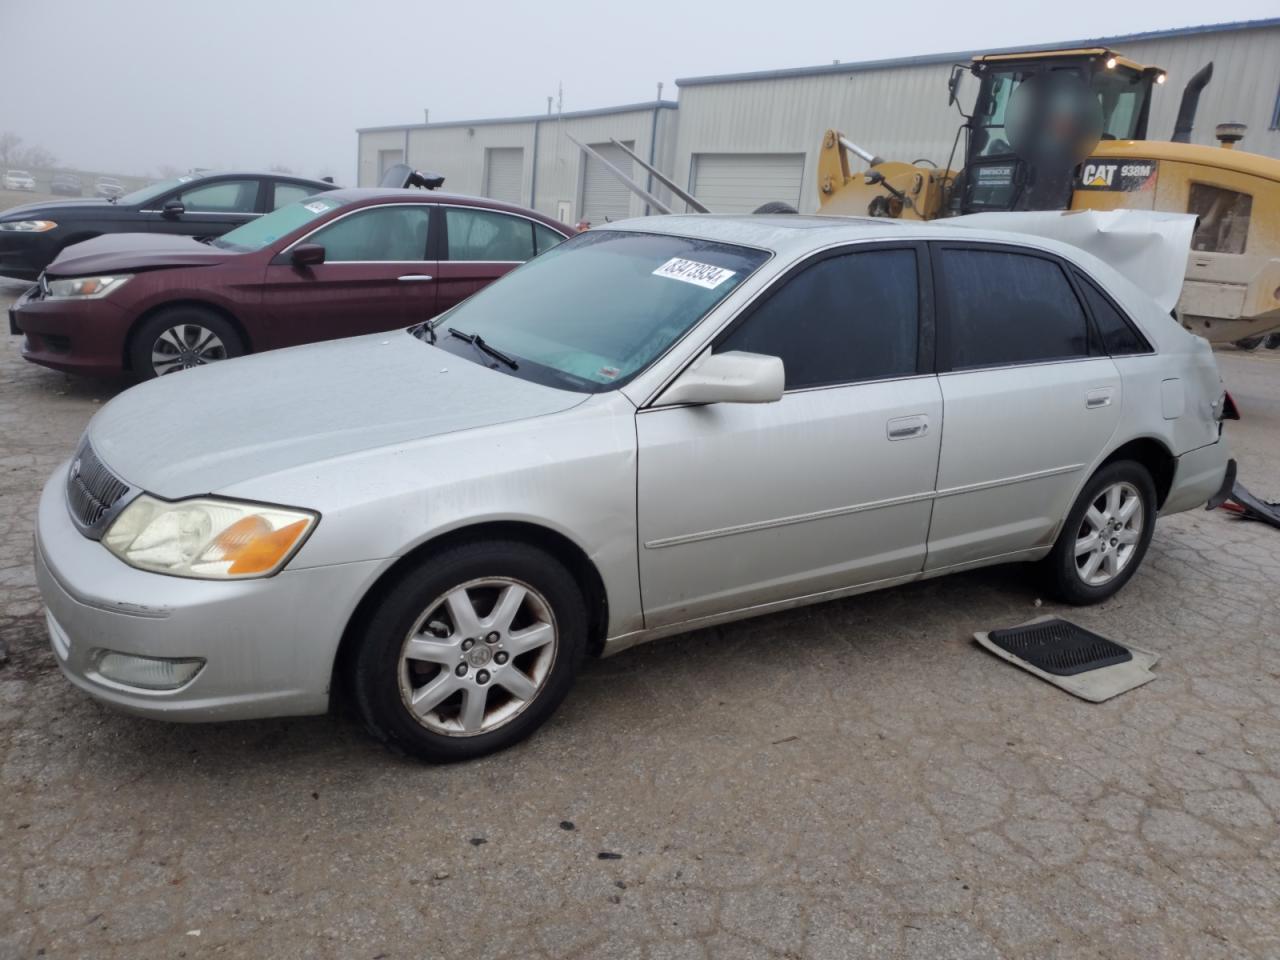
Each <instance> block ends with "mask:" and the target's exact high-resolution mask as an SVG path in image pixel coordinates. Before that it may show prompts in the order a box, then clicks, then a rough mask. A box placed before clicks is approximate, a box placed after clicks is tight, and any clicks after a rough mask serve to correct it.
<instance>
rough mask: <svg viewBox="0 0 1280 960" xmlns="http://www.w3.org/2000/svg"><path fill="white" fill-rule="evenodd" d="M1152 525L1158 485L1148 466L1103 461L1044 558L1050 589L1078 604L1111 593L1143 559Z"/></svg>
mask: <svg viewBox="0 0 1280 960" xmlns="http://www.w3.org/2000/svg"><path fill="white" fill-rule="evenodd" d="M1155 525H1156V487H1155V482H1154V481H1153V480H1152V479H1151V473H1150V472H1149V471H1148V470H1147V468H1146V467H1144V466H1143V465H1142V464H1140V463H1137V462H1136V461H1133V460H1118V461H1116V462H1115V463H1109V464H1107V465H1106V466H1104V467H1102V468H1101V469H1100V470H1099V471H1098V472H1097V473H1095V474H1094V475H1093V476H1092V477H1090V478H1089V482H1088V483H1086V484H1085V487H1084V489H1083V490H1082V491H1081V492H1080V496H1079V497H1077V498H1076V502H1075V504H1073V505H1072V507H1071V512H1070V513H1068V514H1067V519H1066V522H1065V523H1064V524H1063V525H1062V532H1061V533H1060V534H1058V540H1057V542H1056V543H1055V544H1054V546H1053V550H1052V552H1051V553H1050V554H1049V556H1048V557H1046V558H1045V560H1044V570H1045V574H1046V579H1047V586H1048V588H1049V590H1050V592H1052V593H1053V595H1054V596H1056V597H1057V598H1058V599H1059V600H1062V601H1064V602H1066V603H1071V604H1076V605H1078V606H1080V605H1085V604H1091V603H1101V602H1102V601H1103V600H1106V599H1107V598H1109V597H1111V596H1113V595H1114V594H1115V593H1116V592H1118V591H1119V590H1120V588H1121V587H1123V586H1124V585H1125V584H1126V583H1128V582H1129V578H1130V577H1132V576H1133V574H1134V572H1135V571H1136V570H1137V569H1138V566H1139V564H1141V563H1142V558H1143V557H1144V556H1146V553H1147V547H1148V546H1149V545H1150V543H1151V535H1152V533H1153V532H1154V530H1155Z"/></svg>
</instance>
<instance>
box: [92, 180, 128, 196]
mask: <svg viewBox="0 0 1280 960" xmlns="http://www.w3.org/2000/svg"><path fill="white" fill-rule="evenodd" d="M93 192H94V193H96V194H97V195H98V196H100V197H106V198H107V199H108V200H110V199H111V198H112V197H118V196H120V195H121V194H122V193H124V184H122V183H121V182H120V181H119V180H117V179H116V178H115V177H99V178H98V179H97V180H95V181H94V184H93Z"/></svg>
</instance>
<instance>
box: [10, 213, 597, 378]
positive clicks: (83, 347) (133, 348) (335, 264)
mask: <svg viewBox="0 0 1280 960" xmlns="http://www.w3.org/2000/svg"><path fill="white" fill-rule="evenodd" d="M572 233H573V230H572V229H571V228H569V227H566V226H565V225H564V224H561V223H557V222H556V221H555V220H552V219H549V218H548V217H544V216H542V215H541V214H538V213H535V212H534V211H532V210H526V209H524V208H522V207H516V206H512V205H510V204H505V203H499V202H497V201H492V200H484V199H480V198H477V197H458V196H448V195H441V194H437V193H432V194H429V195H428V194H425V193H423V192H422V191H418V190H404V189H350V190H332V191H329V192H327V193H323V194H317V195H316V196H313V197H308V198H306V199H303V200H299V201H298V202H296V203H292V204H290V205H288V206H285V207H281V208H280V209H279V210H276V211H274V212H273V213H268V214H265V215H263V216H261V217H259V218H257V219H255V220H253V221H251V222H249V223H246V224H244V225H243V226H240V227H237V228H236V229H235V230H232V231H231V232H229V233H226V234H223V235H222V236H221V237H219V238H217V239H215V240H212V241H210V242H208V243H202V242H200V241H198V240H194V239H191V238H189V237H178V236H158V235H156V234H113V235H107V236H102V237H96V238H95V239H93V240H88V241H86V242H84V243H78V244H75V245H73V246H70V247H68V248H67V249H65V250H64V251H63V252H62V254H61V255H60V256H59V257H58V258H57V259H56V260H55V261H54V262H53V263H51V264H50V265H49V266H48V268H47V269H46V270H45V272H44V274H43V275H42V276H41V277H40V282H39V283H38V284H37V285H36V286H35V287H33V288H31V290H29V291H27V293H26V294H24V295H23V296H22V297H21V298H20V299H19V300H18V301H17V303H15V304H14V306H13V309H12V310H11V311H10V326H11V328H12V330H13V332H15V333H20V334H25V336H26V341H25V343H24V344H23V356H24V357H26V358H27V359H28V360H30V361H32V362H33V363H39V364H43V365H45V366H47V367H53V368H55V369H57V370H66V371H71V372H75V373H85V374H111V373H119V372H120V371H121V370H126V371H129V372H131V373H132V374H134V375H135V376H138V377H142V378H147V377H153V376H158V375H162V374H166V373H172V372H174V371H177V370H182V369H185V368H188V367H194V366H199V365H201V364H205V363H210V362H213V361H215V360H223V359H226V358H227V357H235V356H239V355H240V354H243V353H250V352H256V351H260V350H270V349H273V348H275V347H284V346H291V345H293V344H299V343H308V342H311V341H314V340H330V339H334V338H336V337H349V336H355V335H357V334H362V333H372V332H376V331H378V330H390V329H393V328H396V327H406V326H409V325H411V324H413V323H416V322H418V321H422V320H426V319H429V318H430V317H433V316H435V315H436V314H438V313H441V312H443V311H444V310H447V309H449V308H450V307H452V306H453V305H454V304H456V303H459V302H461V301H462V300H464V299H466V298H467V297H469V296H470V295H471V294H473V293H475V292H476V291H477V290H479V289H480V288H481V287H483V286H485V285H486V284H488V283H490V282H491V281H493V280H495V279H497V278H498V277H500V276H502V275H503V274H504V273H506V272H507V271H508V270H511V269H513V268H514V267H516V266H518V265H519V264H521V263H523V262H524V261H526V260H528V259H530V258H531V257H533V256H536V255H537V254H538V253H540V252H542V251H543V250H547V249H549V248H550V247H553V246H555V245H556V244H558V243H560V242H561V241H562V240H564V239H565V238H566V237H568V236H570V235H571V234H572Z"/></svg>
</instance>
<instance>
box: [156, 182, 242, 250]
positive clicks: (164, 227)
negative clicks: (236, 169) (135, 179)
mask: <svg viewBox="0 0 1280 960" xmlns="http://www.w3.org/2000/svg"><path fill="white" fill-rule="evenodd" d="M265 190H266V184H264V182H263V181H262V180H261V179H260V178H258V177H235V178H230V179H225V180H215V181H213V182H209V181H208V180H205V179H203V178H202V179H198V180H193V181H191V182H190V183H188V184H183V186H182V187H181V188H179V189H178V190H175V191H174V192H172V193H170V194H167V195H166V196H164V197H161V198H160V199H158V200H154V201H151V202H150V203H148V204H147V208H146V210H144V211H143V215H144V216H145V217H146V219H147V221H148V226H149V229H150V230H152V231H153V232H155V233H177V234H186V235H187V236H191V237H196V238H197V239H205V238H207V237H219V236H222V234H224V233H226V232H227V231H228V230H230V229H231V228H233V227H238V226H240V224H242V223H246V222H248V221H249V220H252V219H253V218H254V217H259V216H261V215H262V213H263V211H264V210H265V209H266V208H265V206H264V204H265V203H266V197H265V196H264V192H265ZM175 201H176V202H178V203H181V204H182V206H183V211H182V212H181V213H177V214H165V212H164V208H165V205H166V204H168V203H172V202H175Z"/></svg>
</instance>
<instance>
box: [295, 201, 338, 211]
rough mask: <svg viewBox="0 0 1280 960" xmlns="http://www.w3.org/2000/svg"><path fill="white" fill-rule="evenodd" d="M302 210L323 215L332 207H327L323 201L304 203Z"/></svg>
mask: <svg viewBox="0 0 1280 960" xmlns="http://www.w3.org/2000/svg"><path fill="white" fill-rule="evenodd" d="M302 208H303V209H304V210H310V211H311V212H312V213H324V212H325V211H326V210H332V209H333V207H331V206H329V204H327V203H325V202H324V201H323V200H313V201H311V203H304V204H303V205H302Z"/></svg>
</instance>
